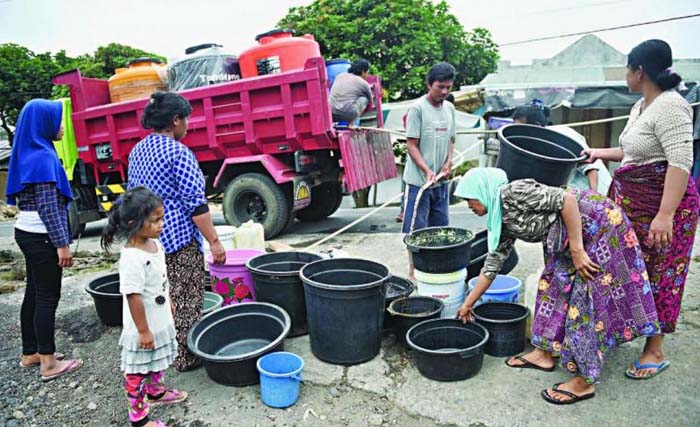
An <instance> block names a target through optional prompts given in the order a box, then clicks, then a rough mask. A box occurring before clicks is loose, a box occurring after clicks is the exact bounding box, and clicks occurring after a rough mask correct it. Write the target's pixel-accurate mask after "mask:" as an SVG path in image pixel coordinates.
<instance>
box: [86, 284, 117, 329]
mask: <svg viewBox="0 0 700 427" xmlns="http://www.w3.org/2000/svg"><path fill="white" fill-rule="evenodd" d="M85 290H86V291H87V293H89V294H90V296H92V300H93V302H94V303H95V311H97V317H99V318H100V320H101V321H102V323H104V324H105V325H107V326H121V325H122V294H120V293H119V273H113V274H108V275H106V276H102V277H98V278H97V279H95V280H92V281H90V282H88V284H87V285H86V286H85Z"/></svg>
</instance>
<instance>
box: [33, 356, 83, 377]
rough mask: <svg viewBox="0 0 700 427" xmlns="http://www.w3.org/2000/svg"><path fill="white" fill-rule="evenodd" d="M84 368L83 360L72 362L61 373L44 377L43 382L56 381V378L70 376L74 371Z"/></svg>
mask: <svg viewBox="0 0 700 427" xmlns="http://www.w3.org/2000/svg"><path fill="white" fill-rule="evenodd" d="M82 366H83V361H82V360H80V359H75V360H71V361H70V362H69V363H68V365H66V367H65V368H63V369H61V370H60V371H59V372H56V373H55V374H52V375H42V376H41V380H42V381H44V382H47V381H51V380H55V379H56V378H58V377H60V376H62V375H65V374H69V373H71V372H73V371H76V370H78V369H80V368H81V367H82Z"/></svg>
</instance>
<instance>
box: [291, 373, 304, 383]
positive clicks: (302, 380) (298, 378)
mask: <svg viewBox="0 0 700 427" xmlns="http://www.w3.org/2000/svg"><path fill="white" fill-rule="evenodd" d="M289 378H291V379H293V380H297V381H299V382H300V383H303V382H304V379H303V378H301V375H299V374H294V375H292V376H291V377H289Z"/></svg>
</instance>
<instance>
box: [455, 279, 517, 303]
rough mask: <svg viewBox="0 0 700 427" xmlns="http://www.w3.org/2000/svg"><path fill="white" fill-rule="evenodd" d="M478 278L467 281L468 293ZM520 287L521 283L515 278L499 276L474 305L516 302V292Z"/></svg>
mask: <svg viewBox="0 0 700 427" xmlns="http://www.w3.org/2000/svg"><path fill="white" fill-rule="evenodd" d="M478 278H479V277H478V276H477V277H474V278H472V279H471V280H469V282H468V284H469V292H471V291H472V289H474V286H475V285H476V280H477V279H478ZM522 285H523V284H522V282H521V281H520V279H518V278H517V277H513V276H508V275H505V274H499V275H497V276H496V278H495V279H494V280H493V282H492V283H491V286H490V287H489V288H488V289H487V290H486V292H484V294H483V295H482V296H481V298H479V301H477V303H476V305H479V304H481V303H484V302H491V301H496V302H518V292H519V291H520V287H521V286H522Z"/></svg>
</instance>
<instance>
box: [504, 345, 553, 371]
mask: <svg viewBox="0 0 700 427" xmlns="http://www.w3.org/2000/svg"><path fill="white" fill-rule="evenodd" d="M521 357H522V358H523V359H525V360H527V361H528V362H530V363H532V364H533V365H536V366H539V367H540V368H543V369H551V368H553V367H554V358H553V357H552V353H550V352H548V351H544V350H540V349H539V348H536V349H534V350H533V351H531V352H530V353H528V354H526V355H524V356H521ZM506 364H507V365H508V366H510V367H511V368H519V367H521V366H525V363H523V361H522V360H518V359H517V356H513V357H511V358H510V359H508V362H506Z"/></svg>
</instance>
